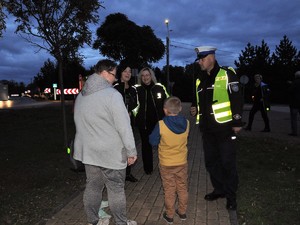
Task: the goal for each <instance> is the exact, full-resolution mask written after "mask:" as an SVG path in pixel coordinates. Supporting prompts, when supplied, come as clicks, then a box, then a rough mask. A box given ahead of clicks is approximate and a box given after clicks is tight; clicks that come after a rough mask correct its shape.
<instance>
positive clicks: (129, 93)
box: [114, 82, 138, 112]
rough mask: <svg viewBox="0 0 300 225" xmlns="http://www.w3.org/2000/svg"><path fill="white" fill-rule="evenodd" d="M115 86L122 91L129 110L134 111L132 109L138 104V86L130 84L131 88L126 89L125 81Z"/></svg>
mask: <svg viewBox="0 0 300 225" xmlns="http://www.w3.org/2000/svg"><path fill="white" fill-rule="evenodd" d="M114 88H115V89H117V90H118V91H119V92H120V93H121V95H122V97H123V100H124V103H125V106H126V108H127V111H128V112H132V110H134V109H135V108H136V107H137V105H138V103H137V90H136V88H135V87H134V86H129V88H127V89H125V83H124V82H120V83H116V84H115V85H114Z"/></svg>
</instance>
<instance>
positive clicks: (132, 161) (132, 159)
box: [127, 156, 137, 166]
mask: <svg viewBox="0 0 300 225" xmlns="http://www.w3.org/2000/svg"><path fill="white" fill-rule="evenodd" d="M136 159H137V156H132V157H128V158H127V164H128V166H130V165H132V164H134V163H135V161H136Z"/></svg>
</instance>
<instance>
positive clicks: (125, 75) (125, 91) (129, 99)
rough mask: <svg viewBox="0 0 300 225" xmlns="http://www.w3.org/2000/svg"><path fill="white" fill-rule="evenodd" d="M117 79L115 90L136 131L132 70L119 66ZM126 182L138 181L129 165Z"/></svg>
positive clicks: (121, 64)
mask: <svg viewBox="0 0 300 225" xmlns="http://www.w3.org/2000/svg"><path fill="white" fill-rule="evenodd" d="M117 79H118V82H117V83H115V85H114V88H115V89H117V90H118V91H119V92H120V94H121V95H122V97H123V101H124V103H125V106H126V109H127V111H128V114H129V117H130V121H131V127H132V129H134V116H133V110H134V109H135V108H136V107H137V91H136V89H135V87H134V86H132V85H130V83H129V81H130V79H131V68H130V67H129V66H127V65H126V64H125V63H120V65H119V66H118V71H117ZM126 180H127V181H130V182H137V181H138V179H136V178H135V177H134V176H133V175H132V174H131V166H129V165H128V166H127V167H126Z"/></svg>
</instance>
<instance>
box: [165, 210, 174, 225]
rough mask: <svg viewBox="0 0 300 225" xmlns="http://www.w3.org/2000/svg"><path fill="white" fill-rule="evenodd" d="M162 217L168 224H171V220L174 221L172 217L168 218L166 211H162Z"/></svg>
mask: <svg viewBox="0 0 300 225" xmlns="http://www.w3.org/2000/svg"><path fill="white" fill-rule="evenodd" d="M163 218H164V220H165V221H166V222H167V223H168V224H173V221H174V220H173V218H169V217H168V216H167V213H165V212H164V214H163Z"/></svg>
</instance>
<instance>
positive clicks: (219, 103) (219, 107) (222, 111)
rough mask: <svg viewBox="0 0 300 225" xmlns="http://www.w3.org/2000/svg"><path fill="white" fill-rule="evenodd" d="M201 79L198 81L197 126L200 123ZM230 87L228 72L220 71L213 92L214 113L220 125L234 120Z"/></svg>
mask: <svg viewBox="0 0 300 225" xmlns="http://www.w3.org/2000/svg"><path fill="white" fill-rule="evenodd" d="M200 83H201V81H200V79H197V80H196V93H197V95H196V100H197V106H198V113H197V118H196V124H198V123H199V121H200V105H199V96H198V87H199V85H200ZM227 86H228V76H227V72H226V70H224V69H222V68H221V69H220V71H219V72H218V74H217V76H216V78H215V83H214V92H213V102H215V103H213V105H212V110H213V113H214V117H215V120H216V121H217V122H218V123H226V122H229V121H231V120H232V112H231V107H230V101H229V96H228V92H227Z"/></svg>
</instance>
